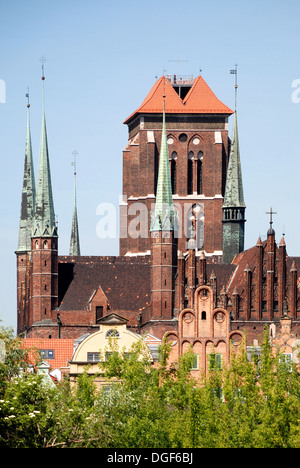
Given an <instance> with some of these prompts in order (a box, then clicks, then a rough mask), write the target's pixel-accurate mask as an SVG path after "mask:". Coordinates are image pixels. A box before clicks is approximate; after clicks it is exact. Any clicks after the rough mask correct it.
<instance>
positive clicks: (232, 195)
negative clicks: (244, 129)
mask: <svg viewBox="0 0 300 468" xmlns="http://www.w3.org/2000/svg"><path fill="white" fill-rule="evenodd" d="M226 207H229V208H232V207H242V208H245V207H246V205H245V202H244V191H243V180H242V167H241V160H240V148H239V137H238V126H237V113H236V111H235V114H234V123H233V133H232V141H231V147H230V156H229V164H228V169H227V178H226V187H225V196H224V204H223V208H226Z"/></svg>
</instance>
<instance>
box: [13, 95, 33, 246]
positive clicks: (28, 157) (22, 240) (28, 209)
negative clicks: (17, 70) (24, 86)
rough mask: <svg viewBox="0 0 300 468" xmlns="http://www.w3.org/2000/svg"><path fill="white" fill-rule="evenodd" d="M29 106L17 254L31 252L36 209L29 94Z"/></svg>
mask: <svg viewBox="0 0 300 468" xmlns="http://www.w3.org/2000/svg"><path fill="white" fill-rule="evenodd" d="M26 96H27V97H28V104H27V133H26V144H25V160H24V176H23V189H22V202H21V216H20V228H19V242H18V250H17V252H28V251H29V250H31V234H32V222H33V217H34V208H35V180H34V168H33V159H32V146H31V134H30V114H29V108H30V104H29V94H27V95H26Z"/></svg>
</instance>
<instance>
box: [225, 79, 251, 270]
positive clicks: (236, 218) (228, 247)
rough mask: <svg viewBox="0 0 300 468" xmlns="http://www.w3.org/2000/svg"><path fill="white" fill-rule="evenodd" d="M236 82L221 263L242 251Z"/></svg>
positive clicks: (229, 261) (243, 214)
mask: <svg viewBox="0 0 300 468" xmlns="http://www.w3.org/2000/svg"><path fill="white" fill-rule="evenodd" d="M235 74H236V73H235ZM237 87H238V86H237V80H236V83H235V114H234V122H233V133H232V141H231V147H230V155H229V163H228V169H227V177H226V186H225V195H224V203H223V207H222V208H223V220H222V223H223V263H225V264H226V263H227V264H229V263H231V262H232V260H233V259H234V257H235V256H236V255H238V254H239V253H240V252H243V250H244V243H245V221H246V220H245V209H246V205H245V201H244V191H243V180H242V168H241V160H240V148H239V137H238V126H237V111H236V107H237V106H236V103H237Z"/></svg>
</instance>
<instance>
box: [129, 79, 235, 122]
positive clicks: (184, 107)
mask: <svg viewBox="0 0 300 468" xmlns="http://www.w3.org/2000/svg"><path fill="white" fill-rule="evenodd" d="M163 95H165V96H166V108H165V109H166V113H167V114H226V115H231V114H233V111H232V110H231V109H230V108H229V107H227V106H226V105H225V104H223V103H222V102H221V101H220V100H219V99H218V98H217V96H216V95H215V94H214V93H213V91H212V90H211V89H210V87H209V86H208V84H207V83H206V82H205V80H204V79H203V78H202V76H198V77H197V78H196V79H195V80H194V82H193V85H192V87H191V89H190V90H189V92H188V93H187V95H186V96H185V98H184V99H181V98H180V97H179V95H178V94H177V92H176V91H175V89H174V88H173V86H172V84H171V83H170V81H169V80H168V79H167V78H166V77H165V76H162V77H161V78H159V80H157V82H156V83H155V85H154V86H153V87H152V89H151V91H150V92H149V94H148V95H147V97H146V98H145V99H144V101H143V102H142V104H141V105H140V106H139V107H138V109H137V110H136V111H135V112H133V113H132V114H131V115H130V116H129V117H128V118H127V119H126V120H125V122H124V123H128V122H129V121H130V120H131V119H132V118H133V117H134V116H135V115H136V114H161V113H162V97H163Z"/></svg>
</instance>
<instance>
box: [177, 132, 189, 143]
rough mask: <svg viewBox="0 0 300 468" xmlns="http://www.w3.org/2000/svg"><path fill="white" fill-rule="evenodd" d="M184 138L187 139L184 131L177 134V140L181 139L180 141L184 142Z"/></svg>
mask: <svg viewBox="0 0 300 468" xmlns="http://www.w3.org/2000/svg"><path fill="white" fill-rule="evenodd" d="M186 140H187V135H186V133H181V134H180V135H179V141H181V142H182V143H184V142H185V141H186Z"/></svg>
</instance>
